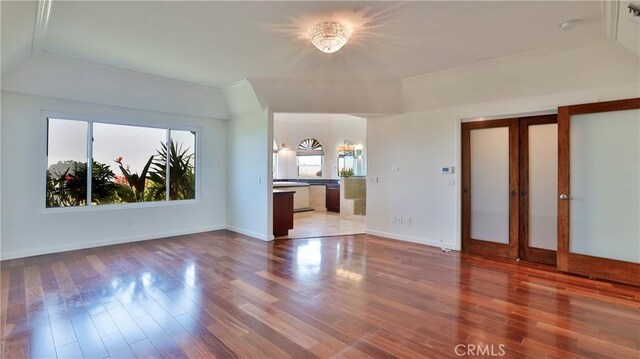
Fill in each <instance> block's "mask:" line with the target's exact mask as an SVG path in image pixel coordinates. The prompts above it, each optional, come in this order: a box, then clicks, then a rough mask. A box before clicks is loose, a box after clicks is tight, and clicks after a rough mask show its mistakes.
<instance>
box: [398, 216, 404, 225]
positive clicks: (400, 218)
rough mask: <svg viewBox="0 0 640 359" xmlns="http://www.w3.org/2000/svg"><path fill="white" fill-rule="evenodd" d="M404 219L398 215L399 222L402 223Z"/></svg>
mask: <svg viewBox="0 0 640 359" xmlns="http://www.w3.org/2000/svg"><path fill="white" fill-rule="evenodd" d="M402 219H403V218H402V216H400V217H398V223H399V224H402Z"/></svg>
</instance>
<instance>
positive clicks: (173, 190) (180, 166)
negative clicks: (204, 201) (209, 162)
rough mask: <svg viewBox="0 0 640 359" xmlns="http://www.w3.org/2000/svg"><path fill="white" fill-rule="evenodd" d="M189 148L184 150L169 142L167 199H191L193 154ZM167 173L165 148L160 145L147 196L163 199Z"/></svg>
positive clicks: (193, 170) (179, 145)
mask: <svg viewBox="0 0 640 359" xmlns="http://www.w3.org/2000/svg"><path fill="white" fill-rule="evenodd" d="M189 150H190V148H188V147H187V148H184V147H183V146H182V144H176V143H175V142H173V141H172V142H171V146H170V149H169V198H170V199H173V200H176V199H193V198H196V191H195V188H196V187H195V184H196V180H195V166H194V162H195V160H194V154H193V153H189ZM166 173H167V146H166V145H165V144H164V143H162V144H161V148H160V150H158V154H157V155H156V160H155V161H154V162H153V167H152V169H151V172H150V174H149V178H150V179H151V180H152V181H153V182H154V185H153V186H151V189H150V191H149V196H150V197H151V198H153V199H154V200H159V199H163V198H164V196H165V192H166V178H167V177H166Z"/></svg>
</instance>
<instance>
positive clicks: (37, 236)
mask: <svg viewBox="0 0 640 359" xmlns="http://www.w3.org/2000/svg"><path fill="white" fill-rule="evenodd" d="M1 101H2V110H1V122H0V129H1V131H0V132H1V137H2V139H1V144H2V180H1V184H2V188H1V191H0V193H1V195H2V229H1V230H2V232H1V235H2V238H1V242H2V243H1V247H0V248H1V258H2V259H3V260H4V259H9V258H16V257H23V256H29V255H36V254H43V253H51V252H59V251H64V250H71V249H78V248H87V247H95V246H100V245H106V244H114V243H122V242H129V241H136V240H143V239H151V238H160V237H166V236H172V235H178V234H184V233H193V232H202V231H208V230H215V229H222V228H225V224H226V211H225V208H226V174H225V171H224V170H220V169H224V168H226V138H227V123H226V121H224V120H216V119H213V118H206V117H196V116H189V115H176V114H167V113H160V112H152V111H146V110H134V109H126V108H121V107H114V106H106V105H97V104H90V103H85V102H79V101H70V100H62V99H55V98H50V97H41V96H34V95H24V94H17V93H10V92H4V91H3V92H2V98H1ZM42 111H47V112H56V113H67V114H71V115H80V116H86V117H98V118H109V119H113V120H122V121H130V123H132V124H149V123H153V124H156V125H167V126H171V125H181V126H194V127H199V128H200V129H201V131H202V132H201V148H200V151H199V152H198V154H197V155H198V156H199V157H200V165H201V166H200V168H199V169H200V173H199V181H200V188H201V189H202V191H201V192H200V193H201V194H200V196H201V197H200V199H199V201H197V202H196V203H190V204H173V203H172V204H171V205H168V206H167V205H165V206H157V207H149V208H135V209H133V208H125V207H121V208H118V209H105V208H99V207H96V208H89V209H87V208H85V209H62V210H60V211H52V210H49V211H43V209H44V190H43V187H44V175H45V167H46V164H45V161H44V156H45V153H46V152H45V150H46V148H45V147H46V140H45V139H46V120H45V117H44V114H43V113H42Z"/></svg>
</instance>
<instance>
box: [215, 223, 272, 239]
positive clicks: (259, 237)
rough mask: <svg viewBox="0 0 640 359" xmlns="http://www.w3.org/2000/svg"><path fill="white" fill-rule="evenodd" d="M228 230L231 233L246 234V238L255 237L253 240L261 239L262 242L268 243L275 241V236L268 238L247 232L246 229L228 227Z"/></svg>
mask: <svg viewBox="0 0 640 359" xmlns="http://www.w3.org/2000/svg"><path fill="white" fill-rule="evenodd" d="M226 228H227V230H230V231H231V232H236V233H240V234H244V235H245V236H249V237H253V238H256V239H259V240H261V241H265V242H267V241H271V240H273V236H270V237H267V236H265V235H263V234H260V233H258V232H253V231H247V230H246V229H242V228H239V227H235V226H227V227H226Z"/></svg>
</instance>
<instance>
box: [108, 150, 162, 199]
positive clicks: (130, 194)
mask: <svg viewBox="0 0 640 359" xmlns="http://www.w3.org/2000/svg"><path fill="white" fill-rule="evenodd" d="M153 157H154V156H151V157H149V161H147V163H146V164H145V166H144V168H143V169H142V172H141V173H140V174H138V173H137V172H136V173H131V172H130V171H129V169H128V168H125V167H124V166H123V165H122V157H118V158H117V159H115V162H116V163H117V164H118V167H120V172H122V175H123V176H124V178H125V180H126V182H127V184H128V186H127V185H124V184H121V183H117V184H116V191H117V193H118V196H120V199H122V201H123V202H128V203H129V202H144V200H145V198H144V190H145V184H146V182H147V172H148V171H149V167H150V166H151V162H152V161H153Z"/></svg>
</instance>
